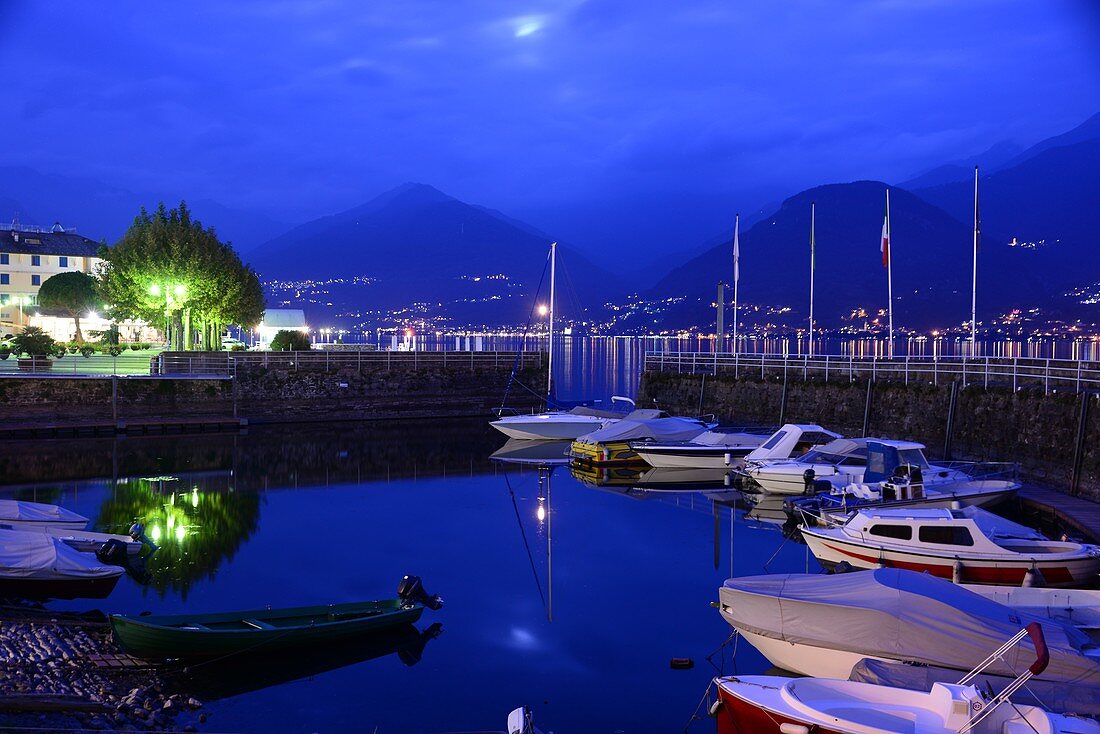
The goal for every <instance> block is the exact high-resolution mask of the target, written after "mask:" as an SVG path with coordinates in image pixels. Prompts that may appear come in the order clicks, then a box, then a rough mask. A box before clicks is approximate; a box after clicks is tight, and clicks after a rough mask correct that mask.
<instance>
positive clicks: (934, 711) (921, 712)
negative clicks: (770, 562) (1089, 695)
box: [711, 624, 1100, 734]
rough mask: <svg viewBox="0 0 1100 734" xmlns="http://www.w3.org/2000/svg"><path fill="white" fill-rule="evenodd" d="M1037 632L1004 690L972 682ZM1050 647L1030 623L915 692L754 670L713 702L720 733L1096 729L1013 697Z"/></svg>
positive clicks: (728, 684) (1065, 733)
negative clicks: (967, 667)
mask: <svg viewBox="0 0 1100 734" xmlns="http://www.w3.org/2000/svg"><path fill="white" fill-rule="evenodd" d="M1024 635H1029V636H1030V637H1031V638H1032V644H1033V645H1034V648H1035V661H1034V662H1033V663H1031V665H1030V666H1029V667H1027V668H1025V669H1024V671H1023V672H1022V673H1021V674H1020V675H1019V676H1017V677H1015V678H1014V679H1013V680H1012V681H1011V682H1010V683H1009V684H1008V685H1007V686H1006V687H1005V688H1004V689H1003V690H1002V691H1001V692H1000V693H997V694H993V693H992V692H989V693H988V694H983V693H982V692H980V691H979V690H978V688H977V687H975V686H974V685H972V684H971V681H972V680H973V678H974V676H975V675H976V674H978V673H980V672H981V671H982V670H983V669H984V667H985V665H986V664H988V663H989V662H990V661H992V660H994V659H997V657H998V656H999V655H1000V654H1001V653H1004V652H1007V651H1008V650H1009V649H1011V647H1012V646H1014V645H1015V644H1016V643H1017V642H1018V641H1020V640H1021V639H1022V638H1023V636H1024ZM1046 664H1047V651H1046V646H1045V644H1044V640H1043V632H1042V628H1041V627H1040V626H1039V625H1038V624H1034V625H1029V626H1028V627H1027V628H1026V629H1025V630H1021V631H1020V632H1018V633H1017V634H1016V635H1014V636H1012V637H1011V638H1009V639H1008V641H1007V642H1006V643H1005V644H1004V645H1002V646H1001V647H1000V648H999V649H998V650H997V651H995V652H994V653H993V654H992V655H990V656H989V657H988V658H987V659H986V661H985V662H984V663H983V664H981V665H979V666H978V667H977V668H976V669H975V670H973V671H971V672H970V673H969V674H967V675H966V676H963V678H961V679H960V680H959V682H958V683H954V684H950V683H934V684H933V685H932V686H931V689H930V690H927V691H911V690H906V689H902V688H893V687H889V686H882V685H872V684H869V683H860V682H855V681H847V680H828V679H820V678H797V679H790V678H780V677H776V676H765V675H749V676H725V677H721V678H716V679H715V681H714V683H715V684H716V686H717V688H718V700H717V701H716V702H715V704H714V706H713V707H712V708H711V712H712V714H713V715H714V716H715V717H716V718H717V719H718V727H717V729H718V734H771V733H774V734H809V732H814V733H815V734H898V733H899V732H906V733H911V734H949V733H952V732H954V733H957V734H961V733H962V732H966V733H967V734H1017V733H1019V734H1022V733H1023V732H1030V733H1031V734H1097V733H1098V732H1100V724H1098V723H1097V722H1095V721H1090V720H1086V719H1082V718H1079V717H1077V716H1067V715H1063V714H1055V713H1050V712H1048V711H1046V710H1045V709H1043V708H1041V707H1039V706H1030V705H1026V704H1017V703H1012V704H1010V705H1007V706H1006V705H1003V704H1005V703H1006V702H1007V701H1008V700H1009V699H1010V697H1011V696H1012V695H1013V694H1014V693H1016V692H1017V691H1019V690H1020V689H1022V688H1023V687H1024V686H1025V685H1026V684H1027V683H1028V681H1030V680H1031V678H1032V677H1034V676H1035V675H1038V674H1040V673H1042V671H1043V669H1044V668H1045V667H1046Z"/></svg>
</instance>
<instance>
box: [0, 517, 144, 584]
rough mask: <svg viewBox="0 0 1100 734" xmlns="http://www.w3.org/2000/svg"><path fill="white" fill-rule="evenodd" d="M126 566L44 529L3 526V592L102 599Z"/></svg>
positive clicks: (0, 570) (0, 540)
mask: <svg viewBox="0 0 1100 734" xmlns="http://www.w3.org/2000/svg"><path fill="white" fill-rule="evenodd" d="M122 573H123V570H122V569H121V568H119V567H118V566H112V565H108V564H105V563H102V562H100V561H99V560H98V559H96V557H95V556H94V555H92V554H91V553H82V552H80V551H78V550H76V549H75V548H72V547H70V546H69V545H68V544H66V543H65V541H64V540H63V539H61V538H55V537H52V536H50V535H47V534H46V533H42V532H23V531H17V530H0V596H3V597H25V598H32V599H73V598H92V599H100V598H103V597H105V596H107V595H108V594H110V593H111V591H112V590H113V589H114V588H115V584H117V583H118V579H119V577H120V576H122Z"/></svg>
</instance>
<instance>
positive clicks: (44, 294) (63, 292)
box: [38, 271, 99, 342]
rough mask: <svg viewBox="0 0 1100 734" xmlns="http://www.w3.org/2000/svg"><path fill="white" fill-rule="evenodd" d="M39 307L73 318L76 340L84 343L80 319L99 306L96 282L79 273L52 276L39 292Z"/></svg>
mask: <svg viewBox="0 0 1100 734" xmlns="http://www.w3.org/2000/svg"><path fill="white" fill-rule="evenodd" d="M38 305H39V306H41V307H42V308H44V309H47V310H54V311H60V312H62V313H64V314H65V315H66V316H68V317H69V318H71V319H72V320H73V323H75V324H76V340H77V341H78V342H83V341H84V335H83V334H81V333H80V317H81V316H82V315H83V314H86V313H88V312H89V311H93V310H95V309H96V308H97V307H98V305H99V295H98V294H97V293H96V280H95V278H93V277H92V276H90V275H88V274H87V273H81V272H79V271H73V272H69V273H58V274H57V275H54V276H51V277H49V278H47V279H46V280H45V282H43V283H42V287H41V288H40V289H39V291H38Z"/></svg>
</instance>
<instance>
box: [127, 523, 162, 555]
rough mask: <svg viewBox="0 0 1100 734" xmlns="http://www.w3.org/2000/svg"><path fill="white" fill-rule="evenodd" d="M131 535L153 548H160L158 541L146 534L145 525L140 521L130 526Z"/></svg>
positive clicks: (155, 549)
mask: <svg viewBox="0 0 1100 734" xmlns="http://www.w3.org/2000/svg"><path fill="white" fill-rule="evenodd" d="M130 537H131V538H133V539H134V540H136V541H137V542H139V543H141V544H142V545H144V546H146V547H147V548H149V549H151V550H154V551H157V550H160V547H159V546H158V545H157V544H156V543H154V542H153V541H151V540H149V536H148V535H146V534H145V526H144V525H142V524H141V523H140V522H135V523H134V524H133V525H131V526H130Z"/></svg>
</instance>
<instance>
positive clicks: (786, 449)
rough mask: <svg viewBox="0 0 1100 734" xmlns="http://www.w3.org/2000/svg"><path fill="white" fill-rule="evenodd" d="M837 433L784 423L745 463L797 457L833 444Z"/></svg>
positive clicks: (820, 428)
mask: <svg viewBox="0 0 1100 734" xmlns="http://www.w3.org/2000/svg"><path fill="white" fill-rule="evenodd" d="M839 438H840V434H839V433H833V432H832V431H827V430H825V429H824V428H822V427H821V426H818V425H813V424H802V423H786V424H784V425H783V426H782V427H781V428H780V429H779V430H778V431H776V432H775V433H773V434H772V435H771V436H769V437H768V440H766V441H764V443H762V444H760V447H759V448H757V449H756V450H754V451H752V452H750V453H749V454H748V455H747V456H746V457H745V460H746V461H761V460H767V459H775V458H782V459H786V458H789V457H791V456H798V455H800V454H803V453H804V452H806V451H809V450H810V449H812V448H813V447H814V446H820V445H821V444H823V443H828V442H834V443H835V441H833V439H839Z"/></svg>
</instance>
